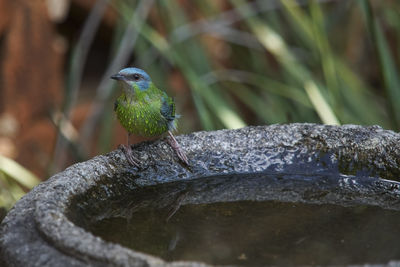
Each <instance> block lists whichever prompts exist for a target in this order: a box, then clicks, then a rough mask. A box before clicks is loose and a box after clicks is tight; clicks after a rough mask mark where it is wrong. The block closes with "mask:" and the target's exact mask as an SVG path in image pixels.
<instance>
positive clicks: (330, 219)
mask: <svg viewBox="0 0 400 267" xmlns="http://www.w3.org/2000/svg"><path fill="white" fill-rule="evenodd" d="M170 214H171V209H168V208H163V209H160V208H149V209H142V210H138V211H136V212H134V213H133V215H132V217H131V218H130V220H127V219H124V218H109V219H104V220H101V221H99V222H97V223H94V224H92V225H91V226H90V230H91V231H92V232H93V233H94V234H95V235H98V236H100V237H102V238H103V239H105V240H107V241H111V242H115V243H119V244H121V245H123V246H126V247H129V248H131V249H134V250H137V251H141V252H145V253H149V254H152V255H155V256H159V257H161V258H163V259H164V260H167V261H175V260H189V261H202V262H206V263H210V264H235V265H261V264H278V265H293V264H307V265H308V264H362V263H386V262H388V261H390V260H392V259H400V246H399V237H400V214H399V212H396V211H390V210H384V209H382V208H379V207H373V206H354V207H342V206H339V205H332V204H302V203H287V202H286V203H285V202H279V201H261V202H256V201H238V202H224V203H212V204H198V205H193V204H189V205H184V206H182V207H181V208H180V209H179V210H178V211H177V212H176V213H175V214H174V215H173V216H172V217H171V218H170V219H169V221H168V222H166V219H167V217H168V216H169V215H170Z"/></svg>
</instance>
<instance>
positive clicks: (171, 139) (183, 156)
mask: <svg viewBox="0 0 400 267" xmlns="http://www.w3.org/2000/svg"><path fill="white" fill-rule="evenodd" d="M168 134H169V138H167V142H168V144H169V145H170V146H171V147H172V149H173V150H175V153H176V155H177V156H178V158H179V159H180V160H181V161H182V162H183V163H185V164H186V165H188V166H189V161H188V158H187V157H186V154H185V153H184V152H183V151H182V149H181V147H180V146H179V144H178V142H177V141H176V139H175V137H174V136H173V135H172V133H171V132H170V131H168Z"/></svg>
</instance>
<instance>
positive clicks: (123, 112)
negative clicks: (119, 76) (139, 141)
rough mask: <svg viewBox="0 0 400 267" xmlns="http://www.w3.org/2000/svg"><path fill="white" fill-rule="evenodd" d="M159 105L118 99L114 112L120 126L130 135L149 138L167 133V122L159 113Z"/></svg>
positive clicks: (155, 102)
mask: <svg viewBox="0 0 400 267" xmlns="http://www.w3.org/2000/svg"><path fill="white" fill-rule="evenodd" d="M160 109H161V103H157V101H154V102H144V101H143V102H139V101H132V102H128V101H124V100H123V99H118V100H117V104H116V109H115V112H116V114H117V118H118V120H119V121H120V123H121V125H122V126H123V127H124V128H125V129H126V130H127V131H128V132H129V133H132V134H136V135H141V136H146V137H151V136H157V135H161V134H163V133H165V132H166V131H168V122H167V120H166V119H165V118H164V117H163V116H162V115H161V113H160Z"/></svg>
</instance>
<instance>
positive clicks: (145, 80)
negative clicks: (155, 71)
mask: <svg viewBox="0 0 400 267" xmlns="http://www.w3.org/2000/svg"><path fill="white" fill-rule="evenodd" d="M111 79H114V80H117V81H120V82H122V83H123V84H124V88H127V89H132V88H133V87H134V85H135V84H136V85H137V86H138V87H139V89H140V90H141V91H146V90H147V89H148V88H149V86H150V83H151V79H150V76H149V75H148V74H147V73H146V72H145V71H144V70H141V69H138V68H125V69H122V70H120V71H119V72H118V73H117V74H114V75H113V76H111Z"/></svg>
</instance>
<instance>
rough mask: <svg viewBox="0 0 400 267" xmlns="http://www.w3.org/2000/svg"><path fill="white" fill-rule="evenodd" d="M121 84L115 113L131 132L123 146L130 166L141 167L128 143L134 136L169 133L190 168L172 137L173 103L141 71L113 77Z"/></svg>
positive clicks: (173, 121)
mask: <svg viewBox="0 0 400 267" xmlns="http://www.w3.org/2000/svg"><path fill="white" fill-rule="evenodd" d="M111 78H112V79H114V80H117V81H118V83H119V84H120V85H121V87H122V89H123V92H122V94H121V95H120V96H119V97H118V99H117V100H116V101H115V104H114V111H115V112H116V114H117V117H118V120H119V121H120V123H121V125H122V126H123V127H124V128H125V130H127V132H128V142H127V145H126V146H125V145H121V146H120V147H121V149H122V150H123V151H124V153H125V155H126V158H127V160H128V161H129V163H130V164H132V165H135V166H137V167H140V162H139V160H138V159H137V158H135V157H134V156H133V154H132V148H131V146H130V144H129V137H130V135H131V134H135V135H140V136H144V137H154V136H160V135H162V134H163V133H166V132H168V135H169V138H168V139H167V141H168V143H169V144H170V145H171V147H172V148H173V149H174V150H175V152H176V154H177V155H178V157H179V159H180V160H182V161H183V162H184V163H185V164H186V165H189V163H188V159H187V157H186V155H185V153H184V152H183V151H182V150H181V148H180V146H179V144H178V142H177V141H176V139H175V137H174V136H173V134H172V131H173V130H176V127H177V122H176V121H177V118H178V117H179V116H178V115H176V114H175V103H174V100H173V99H172V98H171V97H169V96H168V95H167V94H166V93H165V92H164V91H162V90H160V89H158V88H157V87H156V86H155V85H154V84H153V82H152V81H151V79H150V76H149V75H148V74H147V73H146V72H145V71H143V70H141V69H138V68H125V69H122V70H121V71H120V72H118V73H117V74H115V75H113V76H111Z"/></svg>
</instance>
